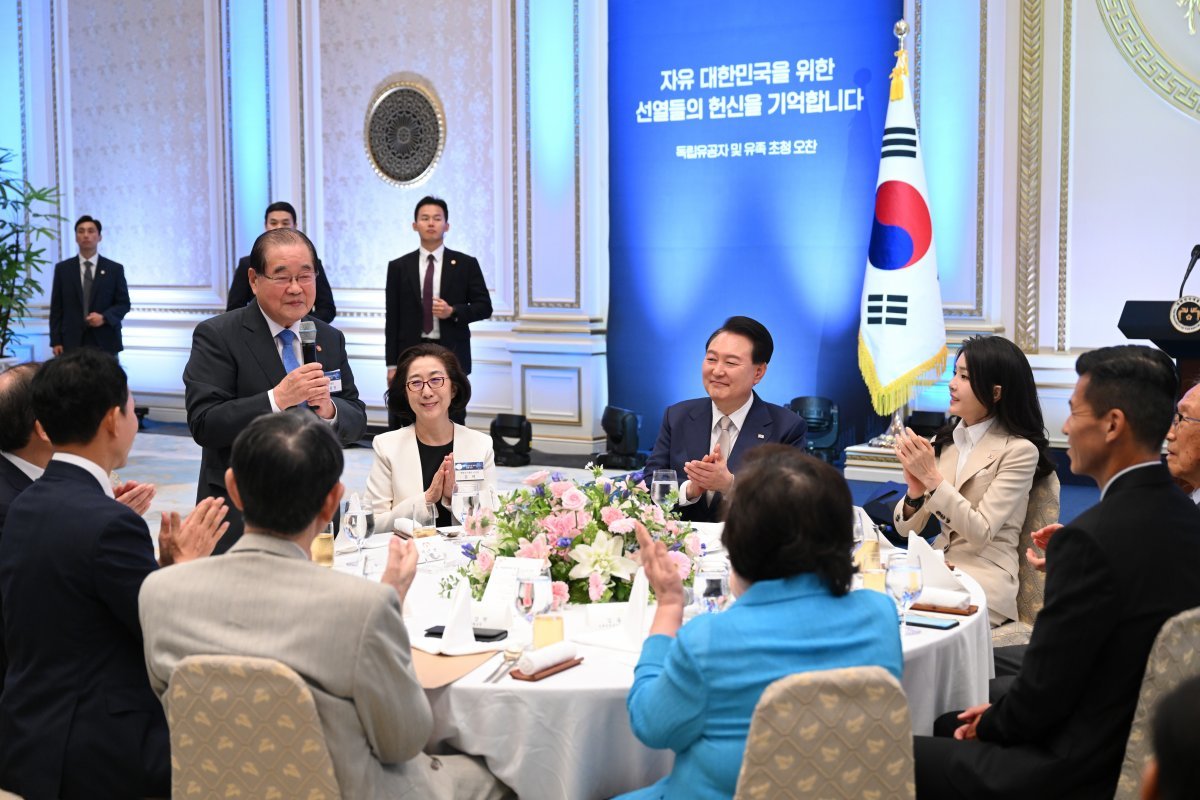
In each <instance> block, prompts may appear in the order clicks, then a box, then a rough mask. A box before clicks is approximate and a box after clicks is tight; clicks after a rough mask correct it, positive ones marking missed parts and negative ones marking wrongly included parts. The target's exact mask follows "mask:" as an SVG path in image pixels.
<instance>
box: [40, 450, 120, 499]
mask: <svg viewBox="0 0 1200 800" xmlns="http://www.w3.org/2000/svg"><path fill="white" fill-rule="evenodd" d="M50 460H51V461H65V462H66V463H68V464H74V465H75V466H77V467H80V468H82V469H86V470H87V471H88V472H89V473H91V475H92V477H93V478H95V479H96V483H98V484H100V488H101V489H103V490H104V493H105V494H106V495H108V496H109V497H111V498H112V499H114V500H116V499H117V496H116V495H115V494H113V487H112V479H111V478H109V477H108V473H107V472H105V471H104V469H103V468H102V467H101V466H100V465H99V464H97V463H96V462H95V461H89V460H88V459H86V458H84V457H83V456H77V455H75V454H74V453H55V454H54V455H52V456H50Z"/></svg>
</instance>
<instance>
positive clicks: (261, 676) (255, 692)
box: [163, 655, 341, 800]
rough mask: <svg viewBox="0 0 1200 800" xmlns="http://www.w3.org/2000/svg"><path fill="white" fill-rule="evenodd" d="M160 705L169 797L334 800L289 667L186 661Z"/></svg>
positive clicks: (218, 659) (321, 739)
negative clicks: (167, 739)
mask: <svg viewBox="0 0 1200 800" xmlns="http://www.w3.org/2000/svg"><path fill="white" fill-rule="evenodd" d="M163 700H164V704H165V705H166V710H167V723H168V725H169V726H170V729H171V794H172V796H173V797H238V798H242V800H249V798H264V800H265V798H273V797H277V798H285V797H302V798H306V800H338V798H340V797H341V792H340V791H339V789H338V785H337V779H336V778H335V777H334V774H333V762H332V761H331V760H330V758H329V749H328V747H327V746H326V744H325V734H324V732H323V730H322V728H321V720H320V718H319V717H318V716H317V708H316V705H315V704H314V703H313V697H312V692H310V691H309V688H308V686H307V685H306V684H305V683H304V681H303V680H302V679H301V678H300V676H299V675H297V674H296V673H295V672H294V671H293V670H292V669H291V668H289V667H288V666H286V665H284V664H282V663H280V662H278V661H275V660H273V659H269V658H252V657H250V656H228V655H224V656H216V655H204V656H189V657H188V658H185V659H183V661H181V662H180V663H179V665H178V666H177V667H176V668H175V671H174V672H172V673H171V680H170V683H169V684H168V686H167V693H166V695H164V697H163Z"/></svg>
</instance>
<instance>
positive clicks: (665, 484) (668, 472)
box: [650, 469, 679, 511]
mask: <svg viewBox="0 0 1200 800" xmlns="http://www.w3.org/2000/svg"><path fill="white" fill-rule="evenodd" d="M672 494H675V495H678V494H679V477H678V476H677V475H676V474H675V470H673V469H656V470H654V472H653V473H652V474H651V478H650V499H651V500H653V501H654V502H655V504H656V505H658V506H660V507H661V508H662V510H663V511H669V510H670V509H671V506H672V505H673V502H672V501H671V499H670V498H671V495H672Z"/></svg>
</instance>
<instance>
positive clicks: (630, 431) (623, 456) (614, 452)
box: [596, 406, 649, 470]
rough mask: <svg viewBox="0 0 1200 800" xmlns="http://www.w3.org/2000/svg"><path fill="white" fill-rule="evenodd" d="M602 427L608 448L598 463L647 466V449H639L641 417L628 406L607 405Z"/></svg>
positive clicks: (600, 456)
mask: <svg viewBox="0 0 1200 800" xmlns="http://www.w3.org/2000/svg"><path fill="white" fill-rule="evenodd" d="M600 427H601V428H603V429H604V435H605V437H606V441H605V447H606V448H607V450H606V451H605V452H604V453H601V454H600V455H599V456H598V457H597V459H596V463H597V464H599V465H600V466H602V467H607V468H609V469H628V470H635V469H641V468H642V467H644V466H646V458H647V457H648V456H649V454H648V453H646V452H645V451H641V450H638V428H640V427H641V418H640V417H639V416H638V415H637V414H635V413H633V412H632V411H630V410H629V409H626V408H617V407H616V406H605V407H604V416H602V417H601V418H600Z"/></svg>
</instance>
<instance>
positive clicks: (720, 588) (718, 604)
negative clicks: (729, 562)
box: [692, 556, 729, 614]
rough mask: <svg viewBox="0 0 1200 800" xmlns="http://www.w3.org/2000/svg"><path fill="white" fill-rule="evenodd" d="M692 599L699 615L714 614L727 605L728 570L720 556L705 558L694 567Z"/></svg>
mask: <svg viewBox="0 0 1200 800" xmlns="http://www.w3.org/2000/svg"><path fill="white" fill-rule="evenodd" d="M692 598H693V602H694V603H695V605H696V606H697V607H698V608H697V613H699V614H715V613H717V612H719V611H724V610H725V606H727V605H729V568H728V567H727V566H726V565H725V559H723V558H721V557H720V556H705V557H703V558H701V559H700V562H699V563H698V564H697V565H696V578H695V580H694V581H693V583H692Z"/></svg>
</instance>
